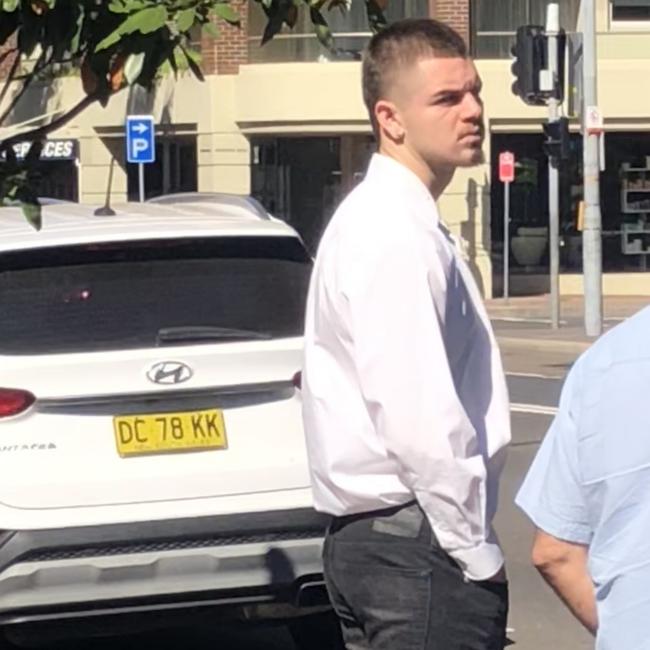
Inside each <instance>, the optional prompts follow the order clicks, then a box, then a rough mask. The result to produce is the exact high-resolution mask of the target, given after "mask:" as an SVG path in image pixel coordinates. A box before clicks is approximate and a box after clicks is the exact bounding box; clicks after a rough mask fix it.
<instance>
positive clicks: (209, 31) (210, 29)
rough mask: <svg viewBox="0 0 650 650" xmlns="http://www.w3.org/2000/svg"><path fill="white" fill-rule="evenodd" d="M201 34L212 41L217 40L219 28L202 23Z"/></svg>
mask: <svg viewBox="0 0 650 650" xmlns="http://www.w3.org/2000/svg"><path fill="white" fill-rule="evenodd" d="M203 32H204V33H205V34H206V35H207V36H211V37H212V38H214V39H217V38H219V36H220V32H219V28H218V27H217V26H216V25H215V24H214V23H211V22H207V23H204V25H203Z"/></svg>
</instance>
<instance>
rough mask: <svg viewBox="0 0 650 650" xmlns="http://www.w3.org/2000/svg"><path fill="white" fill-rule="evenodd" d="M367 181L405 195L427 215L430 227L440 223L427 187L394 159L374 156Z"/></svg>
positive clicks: (377, 154)
mask: <svg viewBox="0 0 650 650" xmlns="http://www.w3.org/2000/svg"><path fill="white" fill-rule="evenodd" d="M366 179H367V180H369V181H371V182H376V183H378V184H381V185H382V187H390V188H391V190H393V191H395V192H399V193H404V195H405V196H408V198H409V201H411V202H413V203H414V204H415V205H417V206H418V207H419V208H421V210H422V211H423V212H424V213H425V214H426V219H427V222H428V224H429V225H433V226H437V225H438V224H439V223H440V217H439V215H438V208H437V206H436V202H435V201H434V199H433V196H431V192H429V190H428V188H427V186H426V185H425V184H424V183H423V182H422V181H421V180H420V179H419V178H418V176H417V175H416V174H415V173H414V172H412V171H411V170H410V169H409V168H408V167H406V166H405V165H403V164H402V163H401V162H398V161H397V160H395V159H394V158H390V157H389V156H385V155H384V154H380V153H376V154H373V156H372V158H371V159H370V165H369V167H368V172H367V174H366Z"/></svg>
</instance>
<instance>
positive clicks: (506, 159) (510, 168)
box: [499, 151, 515, 183]
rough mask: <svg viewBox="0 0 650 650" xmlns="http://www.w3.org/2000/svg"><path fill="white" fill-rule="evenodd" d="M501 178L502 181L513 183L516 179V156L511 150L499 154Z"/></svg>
mask: <svg viewBox="0 0 650 650" xmlns="http://www.w3.org/2000/svg"><path fill="white" fill-rule="evenodd" d="M499 180H500V181H501V182H502V183H512V182H513V181H514V180H515V156H514V154H513V153H512V152H511V151H502V152H501V153H500V154H499Z"/></svg>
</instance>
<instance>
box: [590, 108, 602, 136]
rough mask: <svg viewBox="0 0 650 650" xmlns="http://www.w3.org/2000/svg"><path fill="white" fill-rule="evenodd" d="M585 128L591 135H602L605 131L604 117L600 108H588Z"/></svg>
mask: <svg viewBox="0 0 650 650" xmlns="http://www.w3.org/2000/svg"><path fill="white" fill-rule="evenodd" d="M585 127H586V129H587V133H588V134H589V135H600V134H601V133H602V132H603V131H604V130H605V125H604V121H603V115H602V113H601V112H600V108H598V106H587V110H586V112H585Z"/></svg>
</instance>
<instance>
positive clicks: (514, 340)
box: [497, 336, 592, 355]
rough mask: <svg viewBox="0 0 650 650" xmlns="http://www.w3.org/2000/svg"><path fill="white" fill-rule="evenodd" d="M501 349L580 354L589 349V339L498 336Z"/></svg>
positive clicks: (590, 344)
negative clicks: (567, 339)
mask: <svg viewBox="0 0 650 650" xmlns="http://www.w3.org/2000/svg"><path fill="white" fill-rule="evenodd" d="M497 341H498V343H499V346H500V347H501V349H506V348H510V349H516V350H527V351H528V352H566V353H569V354H575V355H580V354H582V353H583V352H585V351H586V350H588V349H589V348H590V347H591V346H592V343H590V342H589V341H563V340H553V339H527V338H519V337H514V336H497Z"/></svg>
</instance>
